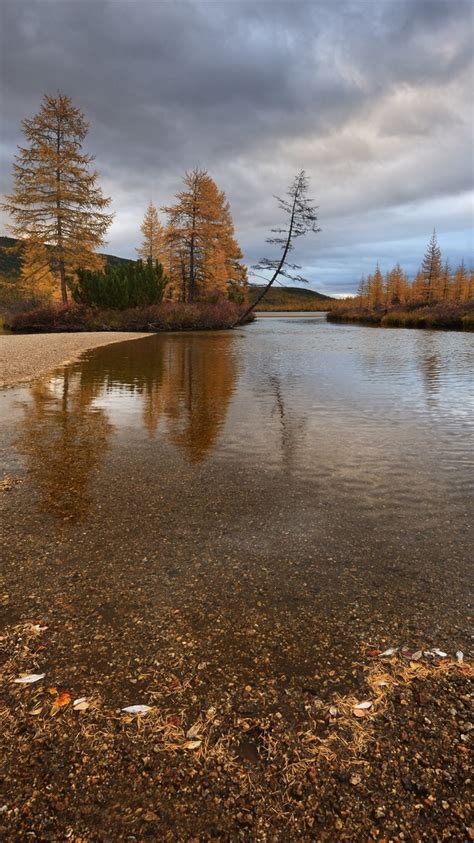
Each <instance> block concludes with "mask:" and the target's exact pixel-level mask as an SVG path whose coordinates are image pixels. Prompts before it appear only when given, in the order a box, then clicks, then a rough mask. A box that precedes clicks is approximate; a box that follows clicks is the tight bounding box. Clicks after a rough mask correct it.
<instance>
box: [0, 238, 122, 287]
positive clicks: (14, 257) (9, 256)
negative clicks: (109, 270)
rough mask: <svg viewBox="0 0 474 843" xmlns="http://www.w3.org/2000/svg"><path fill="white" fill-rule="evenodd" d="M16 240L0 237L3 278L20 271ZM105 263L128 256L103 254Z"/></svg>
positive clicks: (113, 263)
mask: <svg viewBox="0 0 474 843" xmlns="http://www.w3.org/2000/svg"><path fill="white" fill-rule="evenodd" d="M17 243H18V241H17V240H15V239H14V238H13V237H0V275H3V276H4V277H5V278H16V277H17V276H18V275H19V273H20V263H21V262H20V255H19V253H18V251H17V249H16V246H17ZM104 257H105V258H106V260H107V263H110V264H112V265H113V266H117V265H118V264H121V263H129V259H128V258H118V257H117V256H116V255H104Z"/></svg>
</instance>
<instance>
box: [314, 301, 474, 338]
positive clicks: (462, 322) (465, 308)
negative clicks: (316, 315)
mask: <svg viewBox="0 0 474 843" xmlns="http://www.w3.org/2000/svg"><path fill="white" fill-rule="evenodd" d="M327 319H328V321H329V322H360V323H362V324H364V325H380V326H382V327H385V328H432V329H444V330H456V331H462V330H465V331H473V330H474V301H468V302H440V303H438V304H433V305H424V306H422V307H419V306H418V307H417V306H415V305H410V306H404V307H401V306H398V307H391V308H379V309H370V308H367V307H359V306H357V305H354V306H352V307H351V306H348V305H347V302H344V305H341V306H340V307H337V306H336V307H333V309H332V310H331V311H330V312H329V313H328V315H327Z"/></svg>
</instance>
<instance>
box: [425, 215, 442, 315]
mask: <svg viewBox="0 0 474 843" xmlns="http://www.w3.org/2000/svg"><path fill="white" fill-rule="evenodd" d="M421 271H422V273H423V278H424V298H425V301H427V302H428V304H431V302H432V301H433V300H434V299H435V298H436V296H437V293H438V290H439V287H440V284H441V277H442V274H443V264H442V261H441V249H440V248H439V246H438V240H437V237H436V229H433V234H432V235H431V239H430V242H429V243H428V247H427V249H426V252H425V256H424V258H423V263H422V266H421Z"/></svg>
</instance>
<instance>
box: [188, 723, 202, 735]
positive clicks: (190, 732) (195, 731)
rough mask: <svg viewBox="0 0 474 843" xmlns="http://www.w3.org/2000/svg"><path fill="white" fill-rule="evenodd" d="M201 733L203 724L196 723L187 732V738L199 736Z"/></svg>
mask: <svg viewBox="0 0 474 843" xmlns="http://www.w3.org/2000/svg"><path fill="white" fill-rule="evenodd" d="M200 733H201V725H200V724H199V723H195V724H194V726H191V728H190V729H188V731H187V732H186V737H187V738H197V737H198V735H199V734H200Z"/></svg>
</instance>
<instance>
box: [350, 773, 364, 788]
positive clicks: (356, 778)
mask: <svg viewBox="0 0 474 843" xmlns="http://www.w3.org/2000/svg"><path fill="white" fill-rule="evenodd" d="M361 781H362V778H361V776H359V774H358V773H355V774H354V775H353V776H351V784H353V785H358V784H360V783H361Z"/></svg>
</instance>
